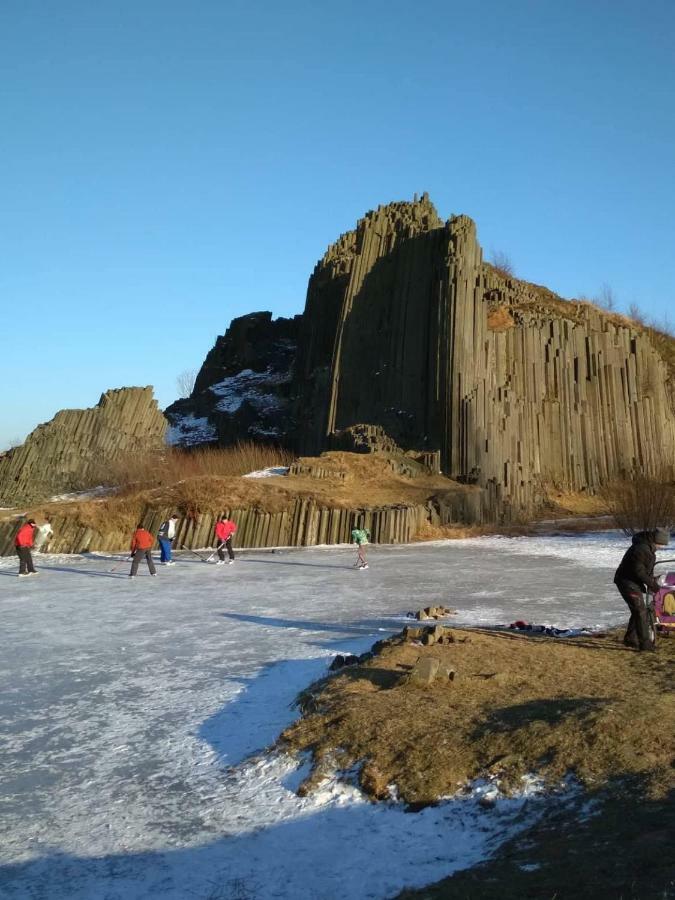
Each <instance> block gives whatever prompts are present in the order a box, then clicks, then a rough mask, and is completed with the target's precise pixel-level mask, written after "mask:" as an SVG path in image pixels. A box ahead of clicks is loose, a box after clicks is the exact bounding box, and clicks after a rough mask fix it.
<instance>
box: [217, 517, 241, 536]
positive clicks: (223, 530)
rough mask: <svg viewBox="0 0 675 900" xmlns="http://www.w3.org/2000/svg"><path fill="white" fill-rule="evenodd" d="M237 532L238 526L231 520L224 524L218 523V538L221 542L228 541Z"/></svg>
mask: <svg viewBox="0 0 675 900" xmlns="http://www.w3.org/2000/svg"><path fill="white" fill-rule="evenodd" d="M236 530H237V526H236V525H235V524H234V522H230V520H229V519H225V521H224V522H216V537H217V538H218V540H219V541H226V540H227V539H228V538H230V537H232V535H233V534H234V533H235V531H236Z"/></svg>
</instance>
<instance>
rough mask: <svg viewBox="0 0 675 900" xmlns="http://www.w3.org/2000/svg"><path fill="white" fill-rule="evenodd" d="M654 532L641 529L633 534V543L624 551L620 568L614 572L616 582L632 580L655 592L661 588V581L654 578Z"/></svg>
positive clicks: (643, 588) (644, 588)
mask: <svg viewBox="0 0 675 900" xmlns="http://www.w3.org/2000/svg"><path fill="white" fill-rule="evenodd" d="M653 538H654V532H653V531H640V532H638V533H637V534H636V535H634V536H633V544H632V546H630V547H629V548H628V550H626V552H625V553H624V556H623V559H622V560H621V562H620V564H619V568H618V569H617V570H616V572H615V573H614V584H618V583H619V582H620V581H632V582H633V584H638V585H640V587H641V588H642V590H643V591H644V590H646V589H647V588H649V590H650V591H652V592H653V593H655V592H656V591H658V589H659V583H658V581H657V580H656V579H655V578H654V563H655V562H656V554H655V553H654V542H653Z"/></svg>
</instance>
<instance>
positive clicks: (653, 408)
mask: <svg viewBox="0 0 675 900" xmlns="http://www.w3.org/2000/svg"><path fill="white" fill-rule="evenodd" d="M258 315H261V314H258ZM262 315H265V316H268V317H269V314H262ZM249 320H250V321H253V322H256V321H257V319H256V317H255V316H250V317H244V319H240V320H235V322H233V325H232V328H231V329H230V332H231V333H232V336H231V338H230V337H228V336H229V335H230V332H228V335H226V336H225V338H223V339H220V351H219V352H220V356H219V357H218V362H217V365H216V368H215V369H214V367H213V360H211V355H212V354H213V353H214V352H215V350H216V348H214V351H212V354H210V356H209V359H207V364H205V369H204V370H203V373H204V374H203V378H202V379H201V382H202V383H201V384H200V388H201V393H200V395H199V396H200V397H204V396H205V395H206V394H209V393H210V395H211V396H210V397H209V403H210V407H209V408H206V407H203V408H202V410H203V411H202V413H201V415H202V416H204V417H205V420H206V421H208V422H209V423H214V425H215V423H217V422H218V421H219V420H218V414H219V413H218V411H217V410H215V406H217V405H218V404H220V405H221V407H222V404H223V400H218V399H217V396H220V395H219V392H218V390H217V389H216V388H217V385H218V384H221V386H222V396H223V397H224V398H228V397H229V398H231V400H226V401H225V402H230V403H231V405H233V406H234V405H236V404H237V403H239V400H238V398H239V397H241V396H242V393H245V391H244V390H243V389H242V388H241V387H240V386H239V383H238V382H237V378H239V379H244V378H245V377H250V375H248V374H247V370H250V372H251V373H254V374H259V373H265V377H271V378H272V379H275V378H277V376H278V375H279V373H281V372H282V371H283V379H284V380H283V391H282V392H281V391H278V390H275V391H272V390H270V389H269V387H268V386H267V385H266V384H263V386H262V387H261V388H260V389H259V393H258V394H257V395H256V396H257V398H258V399H254V400H251V401H245V400H244V401H242V402H241V403H240V404H239V406H237V411H238V410H239V409H242V410H243V411H242V413H241V420H240V421H239V420H237V419H236V418H233V417H232V413H228V415H229V416H230V418H229V419H228V420H227V421H228V424H227V426H225V425H215V428H214V436H216V437H219V438H220V440H222V441H225V442H230V441H232V440H234V439H236V438H241V437H243V436H256V429H258V432H257V433H259V434H261V435H262V436H266V435H270V436H272V435H274V437H275V438H277V439H278V440H279V441H280V442H283V443H285V444H287V445H288V446H291V447H293V448H294V449H296V450H297V451H298V452H300V453H302V454H306V455H315V454H318V453H320V452H322V451H323V450H325V449H328V448H331V447H345V446H347V445H348V444H349V443H351V444H352V445H353V447H354V449H358V450H362V451H363V450H372V449H381V450H384V451H390V450H391V449H392V447H399V448H402V450H403V451H405V452H408V453H411V454H417V455H418V458H422V459H424V460H425V461H426V464H427V465H432V466H434V467H435V466H439V467H440V469H441V471H442V472H443V473H445V474H446V475H448V476H450V477H451V478H453V479H455V480H457V481H459V482H463V483H466V484H473V485H477V486H478V487H479V488H480V489H481V490H482V491H483V494H484V502H483V504H482V508H483V513H482V515H483V516H484V517H485V516H486V515H487V516H488V517H489V516H495V517H498V518H502V519H509V518H511V517H512V515H513V513H514V512H518V513H525V514H527V513H528V512H530V511H531V510H532V509H533V507H535V506H536V505H537V504H538V503H539V502H540V501H541V500H542V498H543V496H544V493H545V490H546V489H547V488H548V487H555V488H557V489H559V490H563V491H585V490H586V491H594V490H595V489H596V488H597V487H598V486H600V485H601V484H603V483H604V482H606V481H607V480H608V479H609V478H611V477H613V476H616V475H620V474H623V473H628V472H631V471H633V470H635V469H640V470H642V471H646V472H649V473H653V474H654V473H657V472H661V471H663V469H664V467H665V469H666V473H668V472H669V473H670V475H671V476H675V378H674V377H673V371H672V368H671V367H670V366H672V359H673V358H675V352H674V351H673V342H672V341H670V343H669V345H668V351H667V353H663V352H661V351H663V346H661V347H658V346H657V345H656V343H655V340H654V335H653V334H650V332H649V330H648V329H645V328H644V327H642V326H640V325H639V324H638V323H635V322H632V321H631V320H629V319H625V318H622V317H620V316H617V315H611V314H608V313H605V312H603V311H601V310H599V309H597V308H596V307H593V306H592V305H591V304H588V303H582V302H574V301H566V300H563V299H562V298H560V297H557V296H556V295H555V294H553V293H552V292H550V291H548V290H546V289H545V288H542V287H539V286H536V285H531V284H528V283H526V282H523V281H520V280H518V279H515V278H513V277H511V276H508V275H506V274H505V273H503V272H500V271H499V270H497V269H496V268H494V267H492V266H490V265H488V264H487V263H485V262H484V261H483V258H482V251H481V248H480V245H479V244H478V240H477V237H476V227H475V224H474V222H473V221H472V220H471V219H470V218H468V217H467V216H452V217H451V218H450V219H448V220H447V221H446V222H443V221H442V220H441V219H440V218H439V216H438V214H437V213H436V210H435V209H434V207H433V205H432V204H431V202H430V200H429V198H428V197H427V195H426V194H425V195H423V196H422V198H421V199H420V200H417V199H416V200H414V201H413V202H412V203H392V204H390V205H388V206H384V207H380V208H378V209H377V210H374V211H372V212H370V213H368V214H367V215H366V216H365V217H364V218H363V219H361V220H360V221H359V223H358V224H357V227H356V229H355V230H354V231H350V232H348V233H347V234H344V235H342V236H341V237H340V239H339V240H338V241H337V242H336V243H335V244H333V245H332V246H331V247H330V248H329V249H328V251H327V252H326V254H325V255H324V257H323V259H322V260H321V261H320V262H319V263H318V264H317V266H316V268H315V270H314V272H313V274H312V276H311V278H310V280H309V286H308V291H307V302H306V306H305V311H304V313H303V316H302V318H301V320H298V318H297V317H296V319H294V320H292V321H293V335H292V338H291V337H289V338H288V339H289V340H293V341H297V348H296V346H295V345H294V347H293V349H292V350H290V344H289V353H288V355H287V356H286V357H285V362H284V365H283V367H279V368H277V367H276V365H277V364H276V363H272V362H268V357H267V351H266V350H265V348H264V345H263V344H262V343H261V344H260V348H261V349H260V352H258V351H257V350H256V356H255V366H253V365H252V364H251V363H249V362H245V361H244V357H242V356H241V353H240V352H239V351H238V350H237V352H234V349H233V348H234V346H235V345H236V341H235V332H236V334H239V332H240V330H241V329H242V327H244V325H245V326H246V328H249V327H250V326H249V325H248V322H249ZM280 321H282V322H283V321H284V320H280ZM266 322H267V324H266V326H265V327H266V328H272V327H273V326H274V325H275V323H273V322H271V321H270V320H269V318H268V319H266ZM242 323H243V325H242ZM279 327H281V326H279ZM284 327H286V326H284ZM246 328H245V329H244V330H246ZM228 340H229V343H228ZM665 340H666V342H667V341H668V339H665ZM244 343H246V342H244ZM218 346H219V345H218V344H217V345H216V347H217V348H218ZM668 354H670V360H668V359H667V357H668ZM291 362H292V363H293V365H292V367H290V368H288V367H287V366H288V364H290V363H291ZM244 366H246V367H247V368H245V369H244V370H243V371H241V369H242V368H243V367H244ZM235 369H236V370H237V371H236V372H235ZM224 372H225V373H226V377H225V378H224V379H223V378H222V375H223V373H224ZM200 376H201V373H200ZM216 376H217V377H218V378H219V379H220V381H219V382H216V383H210V379H212V378H214V377H216ZM207 382H208V385H207ZM280 393H282V394H283V402H280V401H279V400H278V398H279V395H280ZM276 404H279V405H276ZM277 412H278V413H279V416H278V418H275V417H276V416H277ZM270 422H271V424H269V423H270Z"/></svg>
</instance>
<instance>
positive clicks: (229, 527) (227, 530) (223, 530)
mask: <svg viewBox="0 0 675 900" xmlns="http://www.w3.org/2000/svg"><path fill="white" fill-rule="evenodd" d="M236 530H237V526H236V525H235V524H234V522H232V521H230V519H228V518H227V516H221V517H220V518H219V519H218V521H217V522H216V542H217V543H216V551H217V553H218V562H217V563H216V565H217V566H222V565H224V564H225V554H224V553H223V547H225V548H226V549H227V555H228V556H229V557H230V559H229V563H230V565H232V563H233V562H234V550H233V549H232V536H233V535H234V533H235V532H236Z"/></svg>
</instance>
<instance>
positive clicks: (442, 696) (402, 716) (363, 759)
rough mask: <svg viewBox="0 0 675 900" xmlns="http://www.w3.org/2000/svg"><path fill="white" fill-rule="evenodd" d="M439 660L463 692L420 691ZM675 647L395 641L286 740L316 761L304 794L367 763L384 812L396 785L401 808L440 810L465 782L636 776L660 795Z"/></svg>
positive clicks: (667, 770) (331, 684) (316, 701)
mask: <svg viewBox="0 0 675 900" xmlns="http://www.w3.org/2000/svg"><path fill="white" fill-rule="evenodd" d="M425 656H432V657H436V658H437V659H439V660H440V662H441V669H444V668H445V669H452V670H454V672H455V673H456V675H455V678H454V680H452V681H450V680H449V679H448V678H447V677H446V678H444V679H438V680H436V681H435V682H434V683H433V684H431V685H430V686H429V687H419V686H416V685H413V684H410V683H409V682H408V679H407V677H406V676H407V675H408V673H409V672H410V670H411V668H412V667H413V665H414V664H415V663H416V662H417V660H418V659H419V658H423V657H425ZM674 657H675V640H672V639H671V640H664V641H662V642H661V645H660V649H659V651H658V652H657V653H645V654H638V653H635V652H632V651H629V650H626V649H625V648H624V647H623V645H622V643H621V641H620V636H619V635H616V634H614V635H609V636H602V637H593V638H584V639H570V640H559V639H558V640H555V639H549V638H533V637H525V636H522V635H520V634H514V633H490V632H482V631H471V632H469V631H459V630H455V631H454V642H453V643H445V641H444V642H443V644H441V645H439V644H436V645H434V646H428V647H427V646H422V645H421V644H417V643H410V642H406V641H405V639H404V638H403V636H402V635H401V636H398V637H396V638H394V639H392V640H391V641H390V642H387V643H386V644H385V646H384V647H383V648H382V649H381V652H379V653H378V654H377V655H375V656H374V657H373V658H372V659H370V660H368V661H366V662H365V663H364V664H362V665H359V666H355V667H353V668H349V669H346V670H344V673H343V674H338V675H334V676H332V677H329V678H327V679H325V680H324V681H322V682H319V683H318V684H316V685H314V686H313V687H312V688H311V689H310V690H309V691H307V692H306V693H305V694H304V695H303V697H302V698H301V706H302V709H303V711H304V715H303V716H302V718H301V719H300V720H299V721H298V722H296V723H295V724H294V725H292V726H291V727H290V728H288V729H287V730H286V731H285V732H284V734H283V735H282V738H281V740H282V743H283V744H284V745H285V746H286V747H287V748H288V749H290V750H291V751H311V753H312V757H313V762H314V767H313V771H312V773H311V775H310V776H309V779H308V781H307V783H306V784H305V786H304V788H305V790H309V789H311V788H312V786H313V785H314V784H315V783H316V782H317V781H318V780H320V778H321V777H322V773H323V771H324V769H325V768H326V767H328V766H332V765H334V764H337V765H338V766H340V767H342V768H348V767H351V766H354V765H357V764H361V769H360V780H361V786H362V788H363V790H364V791H365V792H366V793H367V794H369V795H370V796H371V797H373V798H374V799H378V798H383V797H385V796H386V795H387V786H388V785H391V784H395V785H396V787H397V789H398V793H399V796H400V797H401V798H402V800H404V801H406V802H408V803H412V804H425V803H433V802H434V801H436V800H437V799H438V798H439V797H443V796H447V795H449V794H453V793H455V792H456V791H457V790H458V787H459V786H460V785H462V784H464V783H466V782H467V781H468V780H471V779H474V778H477V777H481V776H490V775H498V776H499V777H500V779H501V782H502V785H503V786H504V787H506V788H507V789H508V788H509V786H517V784H518V783H519V780H520V776H522V775H524V774H525V773H528V772H534V773H537V774H539V775H540V776H541V777H543V778H544V779H546V780H547V781H549V782H551V783H554V782H558V781H560V779H561V778H563V777H564V776H565V775H566V774H567V773H569V772H572V773H574V774H575V775H576V776H577V777H578V778H579V779H580V780H581V781H582V782H583V783H584V784H585V785H587V786H589V787H593V786H598V785H602V784H606V783H609V782H610V781H612V780H613V781H616V779H617V778H624V777H639V778H640V779H641V780H642V781H643V782H644V784H645V785H646V786H647V788H648V790H649V792H650V794H651V795H653V796H655V797H657V796H663V795H664V793H666V792H667V791H668V790H670V789H672V788H673V787H674V786H675V768H673V766H672V765H671V762H672V760H673V757H674V751H675V703H673V695H672V677H673V661H674Z"/></svg>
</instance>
